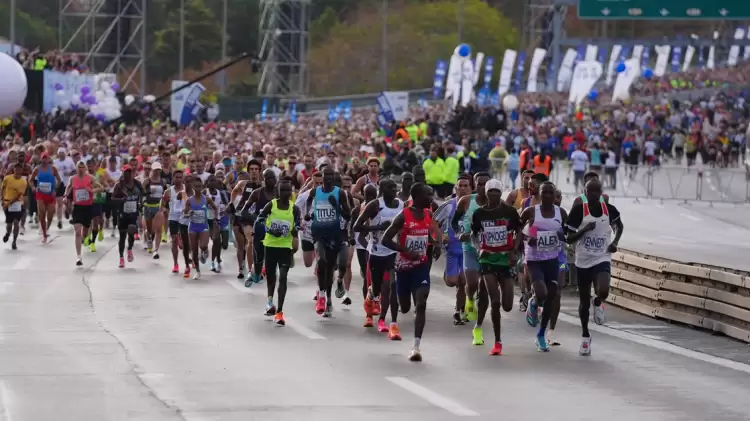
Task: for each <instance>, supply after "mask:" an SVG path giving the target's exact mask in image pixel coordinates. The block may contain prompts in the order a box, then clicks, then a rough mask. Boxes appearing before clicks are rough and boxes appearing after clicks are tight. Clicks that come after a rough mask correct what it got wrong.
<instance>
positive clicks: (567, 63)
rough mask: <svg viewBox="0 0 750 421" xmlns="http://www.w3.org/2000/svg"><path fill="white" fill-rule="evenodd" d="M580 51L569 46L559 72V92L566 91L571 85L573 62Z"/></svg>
mask: <svg viewBox="0 0 750 421" xmlns="http://www.w3.org/2000/svg"><path fill="white" fill-rule="evenodd" d="M577 56H578V52H577V51H576V50H574V49H572V48H568V51H566V52H565V56H564V57H563V61H562V63H560V69H559V70H558V72H557V92H564V91H565V90H566V89H567V88H568V86H570V79H571V78H572V77H573V64H574V63H575V61H576V57H577Z"/></svg>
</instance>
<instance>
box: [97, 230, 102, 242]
mask: <svg viewBox="0 0 750 421" xmlns="http://www.w3.org/2000/svg"><path fill="white" fill-rule="evenodd" d="M96 239H97V240H99V241H104V231H99V234H98V235H97V236H96Z"/></svg>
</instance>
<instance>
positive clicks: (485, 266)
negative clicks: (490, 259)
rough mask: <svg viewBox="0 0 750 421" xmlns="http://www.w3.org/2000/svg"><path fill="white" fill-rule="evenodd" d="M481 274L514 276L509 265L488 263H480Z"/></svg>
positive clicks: (504, 276)
mask: <svg viewBox="0 0 750 421" xmlns="http://www.w3.org/2000/svg"><path fill="white" fill-rule="evenodd" d="M481 270H482V272H481V273H482V275H497V276H498V277H500V278H514V277H515V275H514V274H513V270H512V268H511V267H510V266H504V265H492V264H489V263H482V264H481Z"/></svg>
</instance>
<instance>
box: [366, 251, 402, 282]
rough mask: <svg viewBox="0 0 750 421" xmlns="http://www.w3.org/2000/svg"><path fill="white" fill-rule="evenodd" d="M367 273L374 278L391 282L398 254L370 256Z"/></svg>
mask: <svg viewBox="0 0 750 421" xmlns="http://www.w3.org/2000/svg"><path fill="white" fill-rule="evenodd" d="M367 267H368V269H367V272H368V273H369V275H370V279H372V277H377V278H378V279H382V280H383V281H390V280H391V279H390V273H391V270H393V268H394V267H396V253H393V254H391V255H390V256H374V255H372V254H371V255H370V258H369V259H368V260H367Z"/></svg>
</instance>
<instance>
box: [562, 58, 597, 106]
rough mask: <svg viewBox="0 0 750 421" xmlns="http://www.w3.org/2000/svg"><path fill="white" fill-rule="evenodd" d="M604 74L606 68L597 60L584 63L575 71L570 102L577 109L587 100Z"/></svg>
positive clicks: (578, 65) (577, 66) (579, 64)
mask: <svg viewBox="0 0 750 421" xmlns="http://www.w3.org/2000/svg"><path fill="white" fill-rule="evenodd" d="M603 73H604V67H602V64H601V63H599V62H598V61H596V60H590V61H588V60H587V61H582V62H580V63H578V64H577V65H576V68H575V70H574V71H573V82H572V83H571V84H570V94H569V95H568V102H570V103H571V104H573V105H575V106H576V107H577V106H579V105H580V104H581V102H582V101H583V100H584V99H586V97H587V96H588V94H589V93H590V92H591V89H593V87H594V85H596V82H598V81H599V78H601V77H602V74H603Z"/></svg>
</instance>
